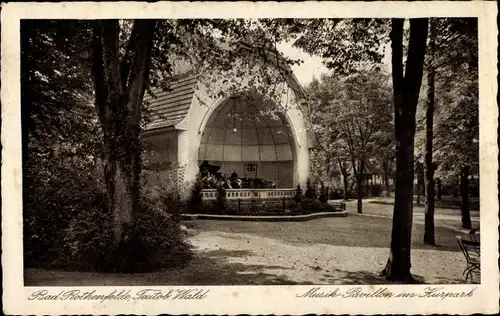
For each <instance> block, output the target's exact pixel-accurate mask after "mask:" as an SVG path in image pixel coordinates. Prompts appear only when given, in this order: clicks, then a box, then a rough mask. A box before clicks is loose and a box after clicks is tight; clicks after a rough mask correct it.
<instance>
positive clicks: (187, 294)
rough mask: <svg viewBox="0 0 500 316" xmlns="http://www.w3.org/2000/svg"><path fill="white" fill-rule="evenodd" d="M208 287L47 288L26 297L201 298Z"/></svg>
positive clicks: (113, 299) (84, 298)
mask: <svg viewBox="0 0 500 316" xmlns="http://www.w3.org/2000/svg"><path fill="white" fill-rule="evenodd" d="M209 292H210V290H209V289H201V288H189V289H174V290H168V291H162V290H158V289H141V290H139V291H136V292H132V291H131V290H113V291H111V292H109V293H100V292H98V291H96V290H92V291H82V290H61V291H59V292H57V293H51V292H49V291H47V290H38V291H35V292H33V293H31V295H30V296H29V297H28V300H30V301H33V300H52V301H97V302H100V303H103V302H105V301H126V302H129V301H139V300H202V299H204V298H206V297H207V296H208V293H209Z"/></svg>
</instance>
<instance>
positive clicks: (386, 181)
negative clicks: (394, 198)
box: [382, 158, 391, 197]
mask: <svg viewBox="0 0 500 316" xmlns="http://www.w3.org/2000/svg"><path fill="white" fill-rule="evenodd" d="M382 166H383V169H384V186H385V196H386V197H389V196H391V192H390V187H389V160H388V159H387V158H385V159H384V161H383V162H382Z"/></svg>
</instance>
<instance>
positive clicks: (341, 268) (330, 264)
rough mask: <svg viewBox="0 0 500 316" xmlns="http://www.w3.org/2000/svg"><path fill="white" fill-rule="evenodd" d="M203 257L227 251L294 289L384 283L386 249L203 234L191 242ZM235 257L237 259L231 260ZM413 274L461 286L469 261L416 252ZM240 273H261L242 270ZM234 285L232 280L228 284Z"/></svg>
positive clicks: (451, 255) (453, 255) (453, 254)
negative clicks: (304, 285) (297, 285)
mask: <svg viewBox="0 0 500 316" xmlns="http://www.w3.org/2000/svg"><path fill="white" fill-rule="evenodd" d="M192 243H193V245H195V246H196V247H197V248H198V251H200V252H202V253H203V252H211V251H217V250H224V251H226V252H227V257H226V261H227V263H229V264H240V265H242V268H244V267H245V266H260V267H262V269H261V271H260V272H261V273H264V274H269V275H276V276H278V277H280V278H281V279H286V280H289V281H291V282H293V283H312V284H367V283H368V284H370V283H371V284H373V283H384V282H386V281H384V280H383V279H382V278H380V277H379V276H378V273H379V272H380V271H381V270H382V269H383V267H384V265H385V263H386V260H387V257H388V249H387V248H364V247H346V246H335V245H329V244H312V245H291V244H288V243H284V242H281V241H279V240H276V239H270V238H264V237H260V236H254V235H250V234H235V233H223V232H202V233H199V234H197V235H196V236H194V237H193V238H192ZM231 253H232V254H233V255H231ZM412 263H413V270H412V271H413V273H414V274H415V275H416V276H417V277H420V278H423V280H424V281H425V283H461V282H462V277H461V274H462V271H463V267H464V266H465V260H464V259H463V255H462V254H461V253H460V252H452V251H438V250H429V249H417V250H413V251H412ZM239 272H240V273H257V272H255V271H252V270H246V269H242V270H241V271H239ZM227 282H228V283H229V284H231V280H227Z"/></svg>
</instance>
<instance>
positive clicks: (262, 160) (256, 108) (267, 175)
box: [198, 94, 297, 188]
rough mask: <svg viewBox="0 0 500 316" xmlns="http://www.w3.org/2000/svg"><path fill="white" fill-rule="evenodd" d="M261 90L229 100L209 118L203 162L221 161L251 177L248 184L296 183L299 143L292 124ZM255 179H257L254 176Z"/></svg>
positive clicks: (231, 171)
mask: <svg viewBox="0 0 500 316" xmlns="http://www.w3.org/2000/svg"><path fill="white" fill-rule="evenodd" d="M272 107H273V105H272V104H271V102H270V101H266V100H264V99H263V98H262V97H260V96H258V95H255V94H241V95H237V96H232V97H230V98H228V99H226V100H225V101H223V102H222V103H221V104H220V105H219V106H218V107H217V108H216V109H214V111H213V112H212V113H211V115H210V117H209V118H208V120H207V123H206V124H205V127H204V130H203V133H202V136H201V141H200V147H199V152H198V165H200V166H201V165H202V164H207V163H208V164H209V165H212V166H217V167H218V168H219V171H220V173H221V175H222V176H223V175H226V176H227V177H228V178H230V177H231V176H232V175H233V176H234V175H235V174H236V175H237V176H238V178H241V179H246V180H247V181H246V182H245V184H243V185H244V187H248V185H249V183H252V184H251V185H252V186H251V187H254V188H255V187H261V188H272V187H275V188H291V187H293V186H294V173H295V172H296V168H295V165H294V163H295V161H296V159H297V158H296V148H295V140H294V136H293V133H292V129H291V126H290V125H289V123H288V122H287V120H286V118H285V116H284V115H283V114H282V113H276V112H273V111H270V109H272ZM249 180H252V181H251V182H248V181H249Z"/></svg>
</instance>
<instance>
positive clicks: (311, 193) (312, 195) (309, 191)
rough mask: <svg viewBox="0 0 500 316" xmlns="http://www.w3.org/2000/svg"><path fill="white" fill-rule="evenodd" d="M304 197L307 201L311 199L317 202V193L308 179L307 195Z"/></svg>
mask: <svg viewBox="0 0 500 316" xmlns="http://www.w3.org/2000/svg"><path fill="white" fill-rule="evenodd" d="M304 197H305V198H306V199H311V200H315V199H316V191H315V190H314V188H313V186H312V185H311V180H310V179H307V182H306V193H305V194H304Z"/></svg>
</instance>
